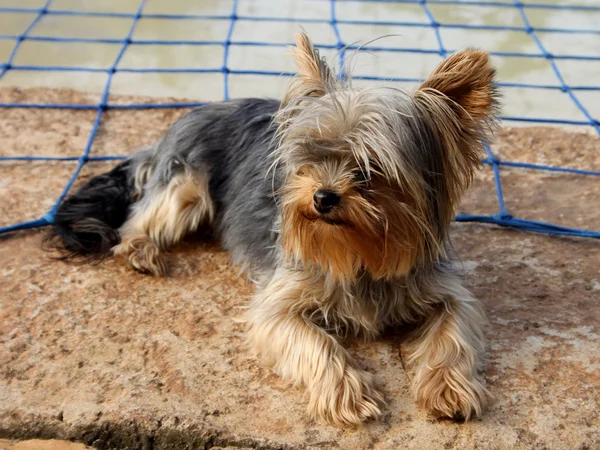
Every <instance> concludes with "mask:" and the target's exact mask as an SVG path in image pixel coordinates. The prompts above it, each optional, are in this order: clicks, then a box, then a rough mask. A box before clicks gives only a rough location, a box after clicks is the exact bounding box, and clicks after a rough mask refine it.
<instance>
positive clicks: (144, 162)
mask: <svg viewBox="0 0 600 450" xmlns="http://www.w3.org/2000/svg"><path fill="white" fill-rule="evenodd" d="M278 108H279V102H277V101H275V100H263V99H244V100H234V101H229V102H221V103H211V104H207V105H205V106H203V107H201V108H198V109H195V110H193V111H191V112H190V113H188V114H186V115H185V116H183V117H182V118H181V119H179V120H178V121H177V122H175V123H174V124H173V125H172V126H171V128H170V129H169V131H168V132H167V133H166V135H165V136H164V138H163V139H162V140H161V141H160V142H159V143H158V144H157V145H155V146H154V147H152V148H150V149H144V150H140V151H138V152H136V153H134V154H133V155H132V156H131V160H132V161H133V162H134V164H133V167H132V168H131V171H130V177H131V180H130V182H131V183H132V184H133V183H135V178H136V174H138V173H139V172H140V171H142V172H144V173H146V171H145V170H146V169H144V170H142V167H146V168H147V169H149V170H148V172H147V179H144V180H142V181H143V182H144V183H143V192H142V194H143V197H142V199H141V200H140V201H141V202H144V201H145V200H146V199H149V198H151V197H152V190H154V189H156V188H159V187H162V186H164V185H166V184H167V183H168V182H169V180H170V179H171V178H172V177H173V176H174V175H176V174H177V173H179V172H182V171H184V170H191V171H194V172H202V173H203V174H206V175H208V177H209V190H210V196H211V198H212V201H213V203H214V206H215V213H216V214H215V220H214V223H213V228H214V232H215V235H216V237H217V238H218V239H219V240H220V241H221V244H222V245H223V246H224V247H225V249H227V250H228V251H229V252H230V254H231V255H232V257H233V260H234V262H235V263H237V264H242V265H243V266H244V267H245V268H249V269H261V270H264V269H267V268H272V267H274V265H275V259H276V253H275V244H276V241H277V232H276V231H275V225H276V224H275V221H276V219H277V216H278V211H277V206H276V203H275V198H274V191H275V190H277V188H278V187H279V182H278V178H277V175H276V173H275V174H274V173H273V172H271V173H270V174H269V175H268V176H267V175H266V174H267V173H268V168H269V165H270V159H269V155H270V153H271V152H272V146H271V145H272V142H273V136H274V133H275V131H276V125H275V124H273V115H274V114H275V113H276V112H277V110H278ZM274 177H275V178H274Z"/></svg>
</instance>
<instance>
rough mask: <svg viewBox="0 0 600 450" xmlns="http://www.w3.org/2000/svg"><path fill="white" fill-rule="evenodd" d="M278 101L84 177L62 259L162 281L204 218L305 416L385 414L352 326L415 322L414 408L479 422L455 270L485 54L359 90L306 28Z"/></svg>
mask: <svg viewBox="0 0 600 450" xmlns="http://www.w3.org/2000/svg"><path fill="white" fill-rule="evenodd" d="M296 44H297V45H296V47H295V48H294V49H293V56H294V59H295V62H296V64H297V66H298V72H299V73H298V75H297V76H296V77H295V78H294V79H293V80H292V82H291V84H290V86H289V88H288V89H287V92H286V93H285V96H284V98H283V101H281V102H277V101H273V100H262V99H254V98H253V99H243V100H232V101H227V102H221V103H211V104H208V105H206V106H203V107H201V108H198V109H196V110H194V111H192V112H190V113H188V114H187V115H186V116H184V117H183V118H181V119H180V120H178V121H177V122H176V123H175V124H174V125H173V126H172V127H171V128H170V130H169V131H168V132H167V133H166V135H165V136H164V138H163V139H162V140H161V141H160V142H159V143H157V144H156V145H155V146H153V147H151V148H147V149H142V150H140V151H138V152H136V153H134V154H133V155H132V156H131V157H130V158H129V159H127V160H125V161H124V162H123V163H121V164H120V165H118V166H117V167H115V168H114V169H113V170H112V171H110V172H109V173H106V174H103V175H100V176H98V177H96V178H94V179H92V180H91V181H89V182H88V183H87V184H85V185H84V186H83V187H82V188H81V189H80V190H79V191H78V192H77V193H75V194H74V195H73V196H71V197H70V198H68V199H66V200H65V201H64V202H63V203H62V204H61V206H60V207H59V209H58V212H57V214H56V223H55V225H54V228H53V234H52V236H50V239H51V240H52V241H54V242H55V243H56V242H58V245H59V246H60V247H61V248H62V249H63V250H66V251H67V252H68V254H67V255H66V256H75V255H83V256H85V257H96V256H100V257H102V256H103V255H107V254H110V253H111V252H112V253H113V254H115V255H118V256H121V257H123V258H125V259H126V260H127V261H128V262H129V264H130V265H131V267H133V268H134V269H136V270H139V271H141V272H148V273H151V274H153V275H164V274H165V273H166V272H167V266H168V265H167V253H166V252H167V250H168V249H169V248H171V247H173V246H174V245H175V244H177V243H178V242H179V241H180V240H181V239H182V238H183V237H184V236H185V235H186V234H188V233H191V232H193V231H195V230H197V229H198V228H199V226H200V225H203V224H205V225H206V224H207V225H210V226H211V228H212V229H213V230H214V232H215V233H216V235H217V236H218V238H219V239H220V241H221V242H222V245H223V246H224V247H225V248H226V249H227V250H229V251H230V253H231V255H232V257H233V261H234V262H235V263H238V264H242V265H243V267H245V268H246V269H247V271H248V272H249V275H250V277H251V278H252V279H253V280H254V281H255V282H256V285H257V291H256V294H255V296H254V298H252V300H251V302H250V305H249V307H248V312H247V323H248V327H247V333H248V341H249V343H250V344H251V346H252V348H253V349H254V351H255V352H256V353H257V354H258V355H259V356H260V357H261V358H262V360H264V362H265V363H266V364H268V365H269V366H271V367H273V368H274V370H275V372H276V373H277V374H279V375H280V376H281V377H283V378H284V379H285V380H289V381H290V382H293V383H294V384H301V385H303V386H305V387H306V389H307V393H308V411H309V413H310V415H311V416H312V417H314V418H319V419H324V420H326V421H329V422H330V423H333V424H337V425H344V424H358V423H361V422H363V421H366V420H368V419H371V418H376V417H378V416H379V415H380V408H381V406H382V402H383V397H382V394H381V393H380V391H379V390H378V389H377V388H376V386H375V384H374V381H373V377H372V376H371V374H369V373H368V372H366V371H365V370H363V369H362V368H361V367H359V365H358V364H357V362H356V361H355V360H354V359H353V358H352V356H351V355H350V354H349V353H348V351H347V350H346V349H345V348H344V346H343V345H342V342H343V340H342V338H343V337H345V336H348V335H352V336H355V335H361V336H365V337H367V338H374V337H376V336H377V335H379V334H380V333H381V332H382V330H383V329H384V328H386V327H390V326H395V325H399V324H415V326H416V333H415V335H414V337H413V338H412V340H410V342H409V347H408V349H409V355H410V358H409V359H410V361H412V362H413V363H414V364H415V376H414V382H413V389H414V395H415V397H416V401H417V402H418V404H419V405H420V406H421V407H423V408H424V409H425V410H426V411H428V412H430V413H433V414H435V415H436V416H441V417H450V418H461V419H467V420H468V419H470V418H472V417H476V416H479V415H480V414H481V413H482V410H483V408H484V406H485V404H486V401H487V399H488V397H489V392H488V390H487V389H486V387H485V386H484V384H483V382H482V380H481V378H480V377H479V375H478V366H479V365H480V363H481V361H482V358H483V353H484V338H483V333H482V326H483V323H484V314H483V312H482V308H481V305H480V304H479V302H478V301H477V300H476V299H475V298H473V297H472V296H471V294H470V293H469V292H468V291H467V290H466V289H465V288H464V287H463V286H462V285H461V282H460V280H459V278H458V276H457V275H456V274H455V272H454V271H453V269H452V264H451V260H452V257H451V255H450V251H449V248H450V245H449V241H448V231H449V227H450V222H451V220H452V218H453V217H454V212H455V207H456V205H457V203H458V201H459V199H460V197H461V195H462V194H463V192H464V191H465V189H466V188H467V187H468V185H469V184H470V182H471V181H472V179H473V175H474V171H475V169H476V168H477V167H478V166H479V165H480V157H481V155H482V150H483V143H484V142H485V141H486V140H487V139H488V138H489V137H490V135H491V134H492V133H493V131H494V128H495V127H496V125H497V108H498V96H497V90H496V84H495V82H494V76H495V71H494V69H493V68H492V66H491V64H490V61H489V56H488V54H487V53H485V52H481V51H477V50H466V51H461V52H458V53H454V54H453V55H451V56H450V57H448V58H447V59H445V60H444V61H443V62H442V63H441V64H440V65H439V66H438V67H437V68H436V69H435V70H434V72H433V73H432V74H431V75H430V77H429V78H428V79H427V80H426V81H425V82H424V83H422V84H421V85H420V86H419V87H418V89H417V90H416V91H415V92H413V93H405V92H402V91H399V90H397V89H394V88H391V87H385V86H376V87H371V88H365V89H354V88H353V87H352V84H351V82H350V81H348V80H339V79H338V78H336V76H335V74H334V72H333V71H332V70H331V69H330V67H329V66H328V65H327V63H326V61H325V60H324V59H323V58H321V57H320V55H319V52H318V51H317V50H316V49H315V48H314V46H313V45H312V43H311V42H310V40H309V39H308V37H307V36H306V35H305V34H299V35H298V37H297V40H296Z"/></svg>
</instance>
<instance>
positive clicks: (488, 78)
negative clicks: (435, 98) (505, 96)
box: [419, 49, 498, 122]
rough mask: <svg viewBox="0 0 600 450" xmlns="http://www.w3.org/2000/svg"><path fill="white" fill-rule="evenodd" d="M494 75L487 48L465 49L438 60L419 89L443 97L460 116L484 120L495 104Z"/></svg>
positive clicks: (495, 109)
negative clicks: (485, 49)
mask: <svg viewBox="0 0 600 450" xmlns="http://www.w3.org/2000/svg"><path fill="white" fill-rule="evenodd" d="M495 75H496V71H495V69H494V67H493V66H492V64H491V61H490V57H489V54H488V53H487V52H484V51H480V50H473V49H468V50H464V51H460V52H456V53H453V54H452V55H450V56H449V57H448V58H446V59H445V60H444V61H442V62H441V63H440V64H439V66H438V67H437V68H436V69H435V70H434V71H433V72H432V74H431V75H430V76H429V78H427V80H425V82H423V83H422V84H421V86H419V91H420V92H428V93H433V94H437V95H441V96H443V97H445V98H446V99H447V100H449V102H448V103H449V105H450V107H451V108H452V109H454V110H455V111H456V112H457V113H458V115H459V116H460V117H463V116H465V115H466V116H467V117H465V119H471V120H473V121H475V122H479V121H484V122H487V121H488V120H490V119H491V120H494V117H495V114H496V113H497V108H498V92H497V88H496V83H495V81H494V78H495Z"/></svg>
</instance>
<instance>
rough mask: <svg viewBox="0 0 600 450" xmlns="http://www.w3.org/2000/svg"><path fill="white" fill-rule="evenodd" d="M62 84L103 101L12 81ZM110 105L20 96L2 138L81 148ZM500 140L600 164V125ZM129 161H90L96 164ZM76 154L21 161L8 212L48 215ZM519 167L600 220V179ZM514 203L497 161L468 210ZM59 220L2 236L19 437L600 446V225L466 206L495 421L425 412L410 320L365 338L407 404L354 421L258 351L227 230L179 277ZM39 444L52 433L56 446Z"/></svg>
mask: <svg viewBox="0 0 600 450" xmlns="http://www.w3.org/2000/svg"><path fill="white" fill-rule="evenodd" d="M59 95H60V96H61V98H62V99H63V100H64V99H65V97H67V98H68V99H69V100H70V101H73V102H81V103H85V102H89V101H95V100H94V99H90V98H88V97H86V96H85V95H82V94H79V93H76V92H73V91H49V90H35V89H34V90H18V89H2V90H0V101H16V100H19V101H23V102H27V101H40V102H51V101H52V100H54V99H55V97H57V96H59ZM138 100H139V99H138ZM180 114H182V111H172V110H152V111H133V112H119V111H109V112H108V113H107V114H106V116H105V119H104V120H103V122H102V127H101V130H100V133H99V135H98V139H97V141H96V143H95V145H94V148H93V150H92V154H93V155H103V154H104V155H106V154H126V153H128V152H129V151H130V150H131V149H133V148H135V147H137V146H139V145H143V144H146V143H150V142H152V141H153V140H154V139H156V138H157V137H158V136H159V135H160V133H161V132H162V131H164V129H165V128H166V127H167V126H168V124H169V123H171V122H172V121H173V120H174V119H175V118H176V117H177V116H179V115H180ZM94 117H95V113H94V112H86V111H59V110H46V111H40V110H32V109H10V110H4V111H3V112H2V115H1V116H0V136H2V148H1V149H0V152H1V154H2V155H16V154H19V155H24V154H37V155H42V154H43V155H79V154H80V153H81V149H82V148H83V147H84V145H85V141H86V139H87V136H88V134H89V130H90V128H91V124H92V122H93V119H94ZM494 149H495V151H496V152H497V153H498V154H499V155H500V156H501V157H503V158H507V159H510V160H519V161H526V162H536V163H541V164H555V165H562V166H569V167H579V168H588V169H594V170H600V152H598V139H597V137H595V136H590V135H588V134H585V133H579V132H567V131H564V130H561V129H559V128H528V129H505V130H503V131H502V133H500V136H499V140H498V143H497V144H496V146H495V147H494ZM110 166H111V164H110V163H90V164H88V166H86V168H85V169H84V171H83V174H82V176H81V177H80V180H79V182H82V181H84V180H85V179H88V178H89V177H90V176H92V175H93V174H95V173H98V172H100V171H103V170H106V169H107V168H108V167H110ZM74 168H75V165H74V163H70V162H60V163H52V164H50V163H46V162H44V163H31V162H9V163H1V164H0V197H1V198H2V201H1V202H0V223H2V225H4V224H11V223H15V222H17V221H21V220H25V219H32V218H37V217H39V216H40V215H41V214H43V212H45V210H46V209H47V208H48V207H49V206H50V205H51V204H52V201H53V200H54V199H56V197H57V196H58V194H59V192H60V190H61V189H62V187H63V186H64V184H65V182H66V180H67V178H68V176H70V174H71V173H72V172H73V170H74ZM502 179H503V183H504V185H505V195H506V201H507V207H508V209H509V210H510V211H511V212H512V213H513V214H514V215H516V216H519V217H527V218H531V219H537V220H547V221H551V222H554V223H561V224H563V225H572V226H576V227H579V228H588V229H594V230H598V229H600V183H599V182H598V179H597V177H592V176H588V177H586V176H577V175H557V174H549V173H544V174H542V173H538V172H531V171H524V170H521V169H513V170H504V169H503V170H502ZM496 210H497V204H496V200H495V194H494V190H493V180H492V176H491V171H490V170H489V169H486V170H484V171H482V172H481V173H480V174H479V176H478V178H477V180H476V182H475V184H474V186H473V188H472V190H471V191H470V192H469V194H468V195H467V198H466V199H465V201H464V203H463V205H462V206H461V211H462V212H469V213H490V212H495V211H496ZM42 236H43V232H42V231H40V230H34V231H27V232H19V233H14V234H11V235H2V236H0V293H1V294H0V437H3V438H6V439H29V438H43V439H50V438H56V439H65V440H70V441H77V442H80V443H84V444H86V445H90V446H94V447H97V448H102V449H109V448H115V449H178V448H212V447H217V448H219V447H227V446H230V447H236V448H239V447H242V448H289V449H303V448H341V449H350V448H352V449H355V448H356V449H361V448H374V449H398V448H414V449H438V448H439V449H465V448H466V449H470V448H473V449H474V448H477V449H529V448H539V449H546V448H547V449H562V448H564V449H593V448H600V417H599V413H598V411H600V390H599V389H598V386H599V385H600V352H599V349H600V330H599V329H598V324H599V323H600V242H598V241H597V240H592V239H574V238H561V237H555V236H542V235H537V234H530V233H526V232H524V231H517V230H510V229H501V228H497V227H493V226H485V225H479V224H455V225H454V226H453V233H452V237H453V243H454V246H455V248H456V251H457V253H458V254H459V255H460V257H461V260H462V264H463V267H464V270H465V277H466V284H467V285H468V286H469V288H470V289H472V291H473V292H474V293H475V295H477V296H478V297H479V298H480V299H481V300H482V301H483V304H484V305H485V308H486V310H487V313H488V316H489V321H490V323H489V326H488V327H487V329H486V336H487V339H488V342H489V345H488V347H489V363H488V367H487V369H486V380H487V384H488V386H489V388H490V390H491V391H492V392H493V394H494V395H495V397H496V398H495V400H494V402H493V403H492V405H491V406H490V407H489V409H488V410H487V412H486V414H485V415H484V417H483V418H482V419H481V420H476V421H473V422H470V423H464V424H459V423H454V422H450V421H437V420H434V419H432V418H430V417H428V416H427V415H426V414H424V413H423V412H421V411H419V410H418V409H417V408H416V407H415V404H414V402H413V400H412V399H411V396H410V392H409V384H410V378H411V373H410V371H408V372H406V371H405V370H404V369H403V368H402V360H401V350H402V340H401V337H400V336H401V330H398V332H397V333H391V334H389V335H388V336H386V337H384V338H382V339H380V340H378V341H376V342H374V343H369V344H365V343H353V344H352V345H351V348H352V351H353V352H354V353H355V354H356V356H357V359H358V360H359V361H360V362H361V364H363V365H364V367H366V368H367V370H369V371H370V372H372V373H373V374H374V375H375V378H376V380H377V383H378V384H379V386H380V387H381V389H382V391H383V392H384V393H385V396H386V400H387V402H388V403H387V407H386V408H385V409H384V416H383V418H382V420H381V421H379V422H375V423H370V424H367V425H365V426H363V427H359V428H343V429H340V428H334V427H331V426H327V425H323V424H321V423H315V422H313V421H311V420H309V419H308V418H307V416H306V414H305V402H306V401H305V399H304V398H303V395H302V392H301V391H300V390H298V389H296V388H294V387H291V386H288V385H287V384H285V383H283V382H282V381H281V380H280V379H279V378H278V377H276V376H275V375H273V374H272V373H271V372H270V371H269V370H267V369H265V368H263V367H261V366H260V365H259V364H258V362H257V361H256V360H255V359H254V358H253V357H252V356H251V355H250V353H248V352H247V350H246V349H245V347H244V344H243V342H244V341H243V334H242V332H243V326H242V325H241V324H240V323H239V322H238V321H237V319H238V318H239V317H240V315H241V310H242V308H243V307H244V304H245V303H246V300H247V299H248V297H249V296H250V295H251V294H252V286H251V285H250V284H249V283H248V282H247V281H246V280H245V279H243V278H241V277H239V276H238V274H237V269H236V268H235V267H231V265H230V262H229V259H228V256H227V254H226V253H224V252H223V251H222V250H220V249H219V248H218V246H217V245H216V244H214V243H209V242H203V241H202V240H200V239H190V240H188V241H187V242H186V243H185V244H183V245H181V246H180V247H179V248H178V249H177V250H176V251H174V254H173V271H172V272H173V273H172V274H171V276H170V277H169V278H163V279H159V278H152V277H148V276H145V275H141V274H138V273H135V272H133V271H131V270H129V269H127V268H126V267H125V266H123V265H122V264H121V263H120V262H117V261H114V260H112V259H109V260H107V261H105V262H104V263H102V264H100V265H77V264H67V263H63V262H59V261H55V260H53V259H52V255H51V254H49V253H47V252H44V251H43V250H42V249H41V240H42ZM11 445H13V446H14V447H11ZM16 445H24V444H18V443H15V442H7V441H1V440H0V448H3V446H4V447H6V448H10V449H13V448H14V450H17V449H19V450H20V449H21V448H23V447H17V446H16ZM34 445H35V444H34ZM39 445H40V446H38V447H33V448H38V449H43V448H51V447H42V446H41V445H42V444H39ZM43 445H46V444H43ZM57 445H58V444H57ZM62 445H67V444H64V443H63V444H62ZM58 448H60V447H58ZM68 448H70V447H64V449H68ZM73 448H78V447H73ZM79 448H82V447H79ZM61 450H62V449H61Z"/></svg>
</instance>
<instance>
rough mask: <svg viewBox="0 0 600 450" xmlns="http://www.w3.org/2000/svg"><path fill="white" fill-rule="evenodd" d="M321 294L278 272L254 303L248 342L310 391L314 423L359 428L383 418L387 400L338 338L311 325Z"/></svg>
mask: <svg viewBox="0 0 600 450" xmlns="http://www.w3.org/2000/svg"><path fill="white" fill-rule="evenodd" d="M318 292H319V288H318V287H315V286H314V285H308V284H307V283H306V282H305V281H303V280H298V279H294V275H293V274H291V273H290V272H288V271H285V270H282V269H280V270H278V271H277V272H276V274H275V275H274V277H273V279H272V280H271V282H270V283H269V284H268V285H267V286H266V287H265V288H264V289H263V290H262V291H260V292H259V293H258V294H257V295H256V296H255V298H254V299H253V301H252V303H251V306H250V309H249V311H248V322H249V333H248V339H249V342H250V344H251V345H252V347H253V348H254V350H255V352H256V353H257V354H258V355H259V356H260V357H261V358H262V359H263V361H264V362H265V363H266V364H268V365H270V366H273V367H274V370H275V372H276V373H278V374H279V375H280V376H281V377H282V378H284V379H285V380H288V381H291V382H293V383H294V384H299V385H304V386H305V387H306V388H307V391H308V395H309V405H308V411H309V413H310V414H311V416H312V417H313V418H319V419H324V420H326V421H328V422H331V423H333V424H338V425H342V424H358V423H361V422H363V421H365V420H367V419H370V418H376V417H378V416H379V414H380V410H379V404H380V403H381V402H382V400H383V399H382V396H381V394H380V393H379V392H378V391H377V390H376V389H375V387H374V386H373V379H372V376H371V375H370V374H369V373H368V372H366V371H364V370H362V369H360V368H359V367H358V366H357V364H356V363H355V362H354V360H353V359H352V357H351V356H350V355H349V354H348V352H347V351H346V349H344V348H343V347H342V345H341V344H340V343H339V342H338V341H337V340H336V338H335V337H334V336H331V335H330V334H328V333H327V332H326V331H325V330H323V329H322V328H320V327H319V326H317V325H316V324H315V323H314V322H313V321H312V320H311V319H310V313H311V310H314V309H315V308H316V305H315V300H316V299H315V295H318Z"/></svg>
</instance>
